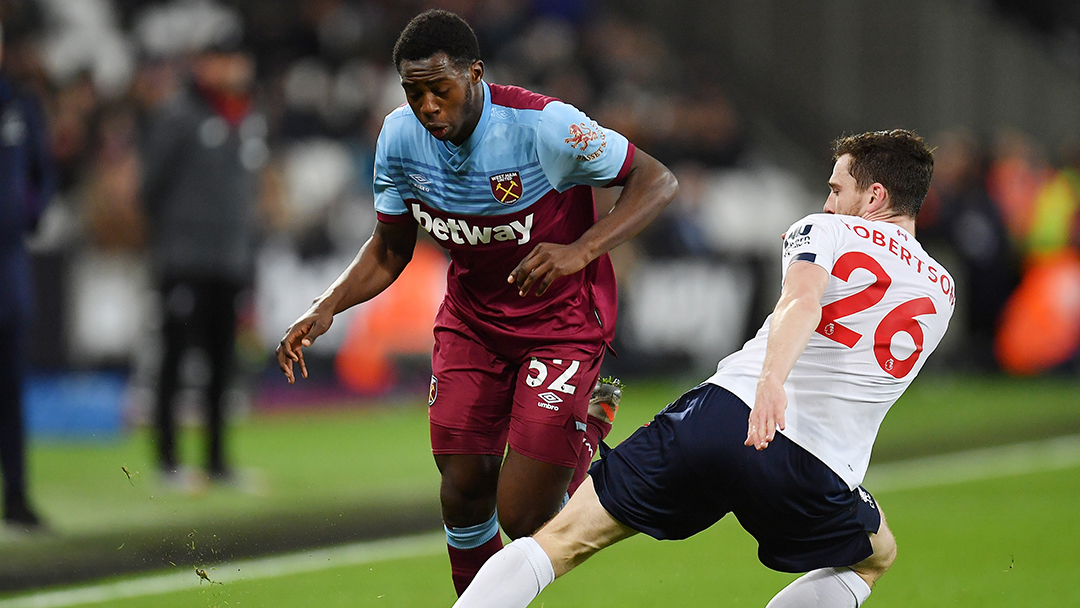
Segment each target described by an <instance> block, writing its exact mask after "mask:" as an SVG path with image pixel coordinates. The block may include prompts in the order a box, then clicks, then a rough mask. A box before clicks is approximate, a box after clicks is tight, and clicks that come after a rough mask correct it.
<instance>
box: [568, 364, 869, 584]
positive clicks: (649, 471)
mask: <svg viewBox="0 0 1080 608" xmlns="http://www.w3.org/2000/svg"><path fill="white" fill-rule="evenodd" d="M749 413H750V409H749V407H748V406H747V405H746V404H745V403H743V402H742V401H741V400H740V399H739V398H738V397H736V396H735V395H733V394H731V393H730V392H728V391H727V390H726V389H723V388H720V387H719V386H715V385H712V384H703V385H701V386H699V387H697V388H695V389H693V390H691V391H689V392H687V393H686V394H684V395H683V396H682V397H680V398H679V399H678V400H677V401H676V402H675V403H673V404H671V405H669V406H668V407H667V408H665V409H664V410H663V411H661V412H660V413H659V414H657V415H656V418H655V419H653V421H652V422H651V423H649V424H648V425H647V426H644V427H642V428H640V429H638V430H637V431H636V432H635V433H634V434H633V435H631V436H630V437H629V438H628V439H627V440H626V441H624V442H622V443H621V444H619V446H618V447H616V448H615V449H613V450H610V451H608V452H607V454H606V455H604V457H603V458H602V459H601V460H599V461H597V462H596V463H595V464H593V466H592V468H591V469H590V470H589V474H590V475H591V476H592V478H593V484H594V485H595V487H596V493H597V495H598V496H599V497H600V504H602V505H603V506H604V508H605V509H606V510H607V511H608V513H610V514H611V515H612V517H614V518H615V519H617V520H618V521H620V522H622V523H623V524H626V525H627V526H630V527H631V528H633V529H635V530H638V531H639V532H643V533H645V534H648V535H649V536H652V537H653V538H656V539H661V540H678V539H683V538H687V537H689V536H692V535H694V534H697V533H698V532H700V531H702V530H704V529H705V528H708V527H709V526H711V525H713V524H714V523H716V522H717V521H719V520H720V518H722V517H724V516H725V515H727V514H728V513H734V514H735V517H737V518H738V520H739V523H740V524H742V526H743V528H745V529H746V531H747V532H749V533H750V534H751V535H753V537H754V538H755V539H756V540H757V541H758V558H759V559H760V560H761V563H763V564H765V565H766V566H768V567H769V568H772V569H773V570H779V571H781V572H809V571H810V570H816V569H818V568H828V567H836V566H850V565H853V564H856V563H858V562H860V561H862V560H864V559H866V558H867V557H870V555H871V554H872V553H873V549H872V547H871V546H870V539H869V537H868V536H867V532H877V531H878V527H879V526H880V524H881V514H880V513H879V512H878V509H877V504H876V503H875V502H874V499H873V497H872V496H870V494H869V492H867V491H866V490H864V489H863V488H862V487H859V488H856V489H855V491H852V490H849V489H848V486H847V484H846V483H845V482H844V481H843V480H842V479H841V478H840V477H839V476H838V475H837V474H836V473H834V472H833V471H832V469H830V468H829V467H827V466H826V465H825V464H824V463H822V462H821V461H820V460H818V459H817V458H816V457H815V456H814V455H812V454H810V453H809V452H807V451H806V450H804V449H803V448H801V447H799V446H798V445H796V444H795V443H793V442H792V441H791V440H789V439H788V438H787V437H784V436H783V435H782V434H780V433H777V434H776V439H775V440H774V441H773V442H772V443H771V444H769V447H768V448H767V449H765V450H762V451H760V452H759V451H758V450H756V449H754V448H753V447H749V446H745V445H743V441H745V440H746V425H747V419H748V417H749Z"/></svg>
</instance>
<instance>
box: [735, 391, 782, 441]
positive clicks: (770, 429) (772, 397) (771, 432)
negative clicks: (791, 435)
mask: <svg viewBox="0 0 1080 608" xmlns="http://www.w3.org/2000/svg"><path fill="white" fill-rule="evenodd" d="M786 409H787V393H785V392H784V385H783V384H777V383H758V387H757V396H756V397H755V399H754V409H752V410H751V411H750V420H749V422H748V424H747V429H746V441H744V442H743V444H744V445H748V446H753V447H755V448H757V449H758V450H764V449H765V448H767V447H769V444H770V443H772V440H773V439H775V438H776V430H777V429H780V430H784V410H786Z"/></svg>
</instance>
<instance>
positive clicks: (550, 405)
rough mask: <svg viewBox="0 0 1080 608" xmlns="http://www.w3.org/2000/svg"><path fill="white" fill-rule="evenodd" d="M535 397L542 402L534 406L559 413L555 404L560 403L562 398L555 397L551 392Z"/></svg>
mask: <svg viewBox="0 0 1080 608" xmlns="http://www.w3.org/2000/svg"><path fill="white" fill-rule="evenodd" d="M537 397H540V398H541V399H543V402H541V403H537V404H536V405H537V406H538V407H542V408H544V409H545V410H551V411H553V412H557V411H559V406H557V405H555V404H556V403H562V397H560V396H558V395H556V394H555V393H553V392H551V391H547V392H546V393H540V394H539V395H537Z"/></svg>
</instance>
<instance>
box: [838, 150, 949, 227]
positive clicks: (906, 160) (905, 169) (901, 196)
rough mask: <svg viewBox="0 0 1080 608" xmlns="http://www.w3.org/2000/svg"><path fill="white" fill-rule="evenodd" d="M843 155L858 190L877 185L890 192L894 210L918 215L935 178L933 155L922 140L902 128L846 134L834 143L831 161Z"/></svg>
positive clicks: (909, 214)
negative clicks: (847, 161) (846, 158)
mask: <svg viewBox="0 0 1080 608" xmlns="http://www.w3.org/2000/svg"><path fill="white" fill-rule="evenodd" d="M845 154H850V155H851V166H850V168H849V170H850V172H851V176H852V177H854V178H855V183H856V184H857V185H858V186H859V190H866V189H867V188H869V187H870V186H871V185H872V184H874V183H875V182H876V183H879V184H881V185H882V186H885V189H886V190H888V191H889V199H890V200H891V201H892V209H893V211H895V212H896V213H899V214H901V215H906V216H909V217H912V218H913V217H915V216H916V215H918V214H919V209H920V208H922V204H923V200H924V199H925V198H926V193H927V191H929V190H930V178H931V177H933V175H934V153H933V151H932V150H931V149H930V148H928V147H927V146H926V142H924V141H923V139H922V138H921V137H919V136H918V135H916V134H915V133H912V132H911V131H906V130H904V129H893V130H892V131H871V132H869V133H863V134H862V135H849V136H847V137H841V138H840V139H837V140H836V141H834V142H833V161H834V162H835V161H836V160H837V159H839V158H840V157H841V156H843V155H845Z"/></svg>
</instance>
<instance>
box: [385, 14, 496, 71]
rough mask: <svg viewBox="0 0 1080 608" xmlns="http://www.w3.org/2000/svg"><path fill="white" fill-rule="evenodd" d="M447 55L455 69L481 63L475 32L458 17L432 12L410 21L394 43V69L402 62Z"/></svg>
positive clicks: (398, 67)
mask: <svg viewBox="0 0 1080 608" xmlns="http://www.w3.org/2000/svg"><path fill="white" fill-rule="evenodd" d="M438 53H446V56H447V57H448V58H449V59H450V62H451V63H453V64H454V65H455V66H456V67H458V68H461V69H465V68H468V67H469V66H471V65H472V64H473V63H475V62H476V61H479V60H480V43H478V42H477V41H476V33H475V32H473V29H472V27H470V26H469V24H468V23H467V22H466V21H465V20H464V19H462V18H461V17H459V16H457V15H455V14H454V13H451V12H450V11H444V10H442V9H432V10H429V11H425V12H423V13H420V14H419V15H417V16H415V17H413V18H412V21H409V24H408V25H406V26H405V29H403V30H401V35H400V36H398V39H397V42H396V43H395V44H394V67H395V68H397V69H398V70H400V69H401V62H402V61H419V60H421V59H427V58H429V57H431V56H433V55H436V54H438Z"/></svg>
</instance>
